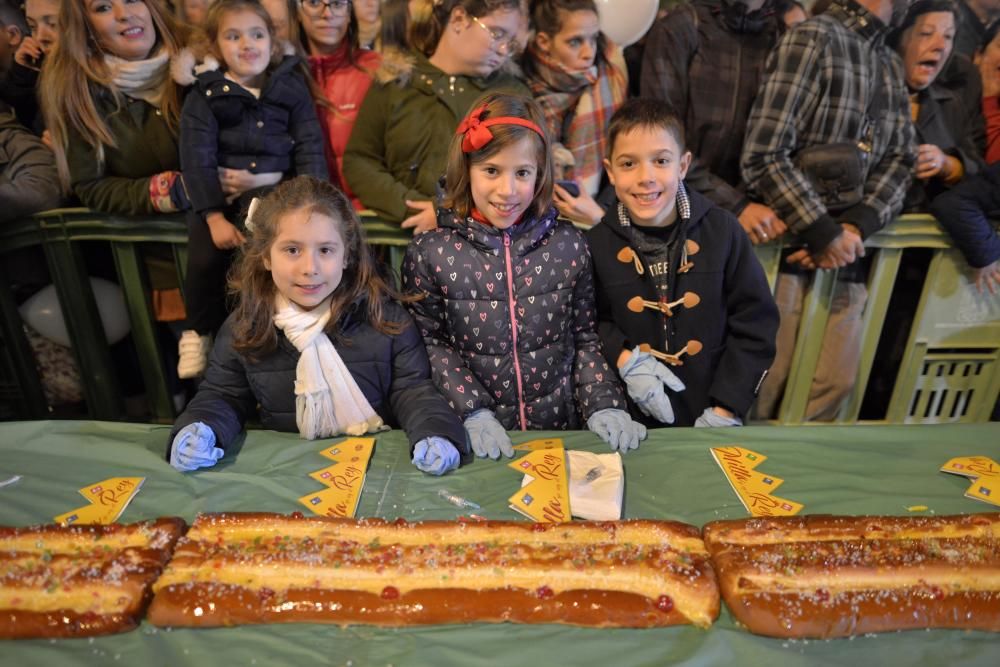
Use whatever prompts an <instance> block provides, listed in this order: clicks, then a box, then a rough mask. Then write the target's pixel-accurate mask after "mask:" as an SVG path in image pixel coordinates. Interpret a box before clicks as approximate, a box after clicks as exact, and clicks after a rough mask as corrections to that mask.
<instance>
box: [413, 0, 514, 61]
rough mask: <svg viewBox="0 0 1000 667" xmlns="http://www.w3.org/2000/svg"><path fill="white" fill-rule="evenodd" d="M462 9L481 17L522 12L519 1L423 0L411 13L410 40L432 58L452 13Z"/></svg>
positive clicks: (469, 14) (473, 15)
mask: <svg viewBox="0 0 1000 667" xmlns="http://www.w3.org/2000/svg"><path fill="white" fill-rule="evenodd" d="M457 8H461V9H462V11H464V12H465V13H466V15H468V16H470V17H475V18H482V17H483V16H486V15H487V14H492V13H493V12H495V11H497V10H499V9H516V10H517V11H518V12H520V11H521V3H520V0H421V1H420V2H419V3H418V4H417V5H416V6H415V7H414V9H413V14H412V16H410V27H409V28H408V30H407V41H408V42H409V43H410V45H411V46H412V47H413V48H414V49H416V50H417V51H420V52H421V53H423V54H424V55H425V56H426V57H428V58H430V57H431V56H432V55H434V51H436V50H437V47H438V42H440V41H441V35H442V34H444V29H445V27H447V25H448V21H450V20H451V13H452V12H453V11H455V9H457Z"/></svg>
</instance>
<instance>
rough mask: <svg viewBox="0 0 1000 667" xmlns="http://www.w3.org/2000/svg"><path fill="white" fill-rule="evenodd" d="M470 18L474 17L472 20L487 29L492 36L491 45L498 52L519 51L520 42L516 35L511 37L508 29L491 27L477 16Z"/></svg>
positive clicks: (506, 54)
mask: <svg viewBox="0 0 1000 667" xmlns="http://www.w3.org/2000/svg"><path fill="white" fill-rule="evenodd" d="M470 18H472V20H473V21H475V22H476V25H478V26H479V27H480V28H482V29H483V30H485V31H486V34H487V35H489V36H490V46H491V47H493V49H494V50H495V51H496V52H497V53H499V54H502V55H505V56H509V55H511V54H513V53H517V47H518V44H517V38H516V37H509V36H508V35H507V31H506V30H501V29H500V28H491V27H489V26H488V25H486V24H485V23H483V22H482V21H480V20H479V19H478V18H476V17H475V16H472V17H470Z"/></svg>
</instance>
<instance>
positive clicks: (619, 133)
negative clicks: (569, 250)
mask: <svg viewBox="0 0 1000 667" xmlns="http://www.w3.org/2000/svg"><path fill="white" fill-rule="evenodd" d="M608 135H609V137H608V150H609V155H608V158H607V159H606V160H605V161H604V165H605V168H606V169H607V170H608V176H609V177H610V180H611V183H612V185H614V188H615V194H616V195H617V199H618V201H617V204H616V205H615V206H612V207H611V208H610V209H609V210H608V213H607V215H606V216H605V217H604V220H603V221H602V224H599V225H597V226H595V227H594V228H592V229H591V230H590V231H589V232H587V240H588V242H589V244H590V252H591V255H592V256H593V262H594V272H595V290H596V295H597V311H598V313H597V315H598V329H599V332H600V335H601V342H602V345H603V350H604V354H605V356H606V357H607V359H608V361H609V362H611V363H612V365H613V366H616V367H617V368H618V372H619V374H620V375H621V377H622V380H624V382H625V384H626V386H627V388H628V393H629V397H630V399H631V401H632V403H631V406H630V407H632V408H633V410H632V412H633V415H635V416H636V418H640V414H639V413H641V415H644V422H645V423H646V424H647V425H650V426H662V425H663V424H674V425H677V426H691V425H692V424H694V425H695V426H737V425H740V424H742V420H743V418H744V417H745V416H746V414H747V412H748V411H749V409H750V406H751V404H752V403H753V400H754V398H755V396H756V395H757V392H758V390H759V389H760V385H761V382H763V380H764V377H765V376H766V374H767V368H768V367H769V366H770V364H771V361H772V359H773V358H774V350H775V348H774V337H775V333H776V332H777V328H778V311H777V308H776V306H775V304H774V299H773V298H772V296H771V292H770V290H769V289H768V285H767V280H766V279H765V277H764V272H763V269H762V268H761V266H760V264H759V262H758V261H757V258H756V257H755V256H754V254H753V250H752V247H751V245H750V241H749V239H748V238H747V235H746V234H745V233H744V232H743V230H742V228H741V227H740V226H739V223H738V222H737V221H736V218H735V217H734V216H733V215H732V214H731V213H729V212H727V211H725V210H723V209H721V208H718V207H717V206H715V205H713V204H712V203H711V201H709V200H708V199H706V198H705V197H703V196H701V195H699V194H698V193H696V192H693V191H688V190H687V189H686V188H685V187H684V183H683V178H684V176H685V174H686V173H687V168H688V166H689V165H690V163H691V153H689V152H687V151H685V150H684V136H683V129H682V127H681V123H680V121H679V120H678V118H677V117H676V116H675V115H674V114H673V113H672V112H671V111H670V110H669V109H668V108H666V107H665V106H664V105H663V104H662V103H659V102H655V101H652V100H644V99H634V100H630V101H629V102H627V103H626V104H625V105H624V106H623V107H622V108H621V109H619V110H618V111H617V112H616V113H615V115H614V117H612V119H611V123H610V125H609V127H608Z"/></svg>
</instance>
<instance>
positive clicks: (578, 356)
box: [403, 209, 625, 430]
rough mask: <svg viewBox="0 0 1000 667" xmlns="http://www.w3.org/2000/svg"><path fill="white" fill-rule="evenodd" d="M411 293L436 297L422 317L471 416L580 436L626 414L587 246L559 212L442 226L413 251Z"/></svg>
mask: <svg viewBox="0 0 1000 667" xmlns="http://www.w3.org/2000/svg"><path fill="white" fill-rule="evenodd" d="M403 285H404V287H405V288H406V289H407V290H409V291H413V292H418V293H423V294H424V295H425V296H424V298H423V299H421V300H419V301H417V302H415V303H413V304H411V305H410V311H411V313H412V314H413V317H414V319H415V320H416V322H417V325H418V327H419V328H420V330H421V333H422V334H423V336H424V342H425V343H426V345H427V352H428V354H429V356H430V360H431V368H432V369H433V371H434V381H435V383H436V384H437V386H438V389H439V390H440V391H441V393H443V394H444V395H445V396H446V397H447V398H448V400H449V401H450V403H451V405H452V408H454V410H455V411H456V412H457V413H459V414H460V415H462V416H463V418H464V417H465V416H467V415H468V414H469V413H470V412H473V411H475V410H478V409H480V408H488V409H490V410H492V411H493V412H494V413H496V417H497V419H498V420H499V421H500V423H502V424H503V425H504V427H505V428H507V429H509V430H513V429H518V428H520V429H522V430H534V429H577V428H580V425H581V423H582V421H585V420H586V419H588V418H589V417H590V416H591V415H592V414H593V413H595V412H596V411H598V410H602V409H604V408H618V409H624V408H625V397H624V394H623V393H622V391H621V388H620V386H619V385H618V381H617V378H616V376H615V374H614V373H613V372H612V371H611V369H610V368H609V367H608V366H607V364H606V363H605V361H604V358H603V356H602V355H601V351H600V343H599V340H598V337H597V330H596V328H595V311H594V286H593V277H592V274H591V266H590V255H589V254H588V252H587V243H586V241H585V240H584V238H583V235H582V234H581V233H580V232H578V231H577V230H576V229H575V228H574V227H573V226H572V225H570V224H568V223H565V222H560V221H557V220H556V218H555V210H554V209H553V210H550V211H549V212H548V213H546V215H544V216H543V217H542V218H540V219H530V220H524V221H522V222H520V223H519V224H517V225H516V226H515V227H513V228H511V229H509V230H506V231H501V230H498V229H495V228H493V227H491V226H489V225H486V224H482V223H479V222H476V221H474V220H471V219H470V220H468V221H457V222H456V221H453V220H450V219H442V227H441V228H439V229H437V230H435V231H433V232H430V233H427V234H422V235H420V236H418V237H417V238H415V239H414V240H413V242H412V243H411V244H410V246H409V248H408V249H407V253H406V259H405V260H404V262H403ZM515 348H516V351H517V352H516V354H511V352H512V350H514V349H515ZM581 418H582V419H581Z"/></svg>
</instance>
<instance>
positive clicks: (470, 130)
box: [455, 104, 545, 153]
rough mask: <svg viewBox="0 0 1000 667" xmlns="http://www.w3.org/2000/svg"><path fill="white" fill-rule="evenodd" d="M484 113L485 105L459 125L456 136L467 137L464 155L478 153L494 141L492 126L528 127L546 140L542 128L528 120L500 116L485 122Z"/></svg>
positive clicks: (464, 142)
mask: <svg viewBox="0 0 1000 667" xmlns="http://www.w3.org/2000/svg"><path fill="white" fill-rule="evenodd" d="M484 113H486V105H485V104H484V105H482V106H480V107H476V108H475V109H473V110H472V111H470V112H469V115H468V116H466V117H465V118H464V119H463V120H462V122H461V123H459V124H458V129H457V130H455V134H462V135H465V136H463V137H462V152H463V153H472V152H474V151H478V150H480V149H481V148H483V146H485V145H486V144H488V143H490V142H491V141H493V133H492V132H490V126H491V125H520V126H521V127H526V128H528V129H529V130H534V131H535V132H536V133H537V134H538V136H540V137H541V138H542V140H543V141H544V140H545V134H544V133H543V132H542V130H541V128H540V127H538V125H536V124H535V123H533V122H531V121H530V120H527V119H526V118H518V117H516V116H498V117H496V118H487V119H486V120H483V114H484Z"/></svg>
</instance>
